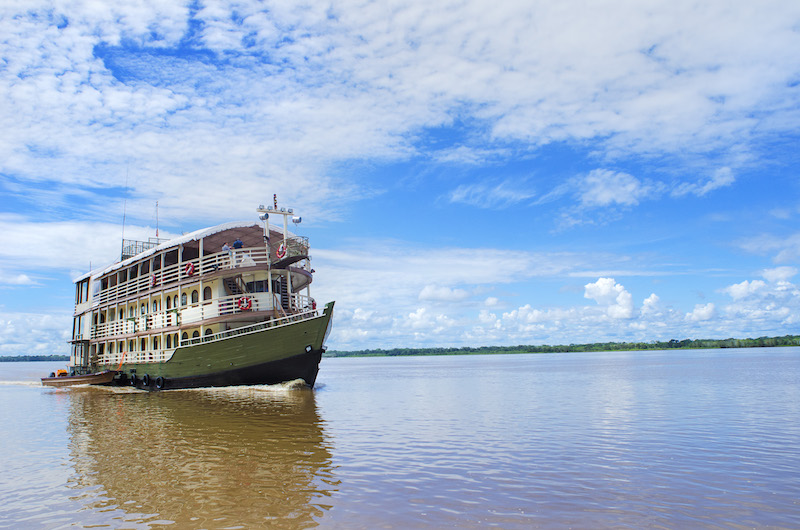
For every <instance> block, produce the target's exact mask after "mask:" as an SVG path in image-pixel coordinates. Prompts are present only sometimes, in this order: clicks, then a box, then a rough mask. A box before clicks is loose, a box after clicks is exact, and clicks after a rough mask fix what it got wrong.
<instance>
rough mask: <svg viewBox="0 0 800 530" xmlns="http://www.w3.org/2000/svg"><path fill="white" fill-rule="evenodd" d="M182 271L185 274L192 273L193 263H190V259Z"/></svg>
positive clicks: (189, 274)
mask: <svg viewBox="0 0 800 530" xmlns="http://www.w3.org/2000/svg"><path fill="white" fill-rule="evenodd" d="M184 272H186V276H191V275H192V274H194V263H192V262H191V261H190V262H189V263H187V264H186V268H185V269H184Z"/></svg>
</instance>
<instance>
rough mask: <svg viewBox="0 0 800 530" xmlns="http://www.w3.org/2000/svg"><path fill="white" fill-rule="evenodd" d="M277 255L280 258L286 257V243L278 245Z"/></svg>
mask: <svg viewBox="0 0 800 530" xmlns="http://www.w3.org/2000/svg"><path fill="white" fill-rule="evenodd" d="M275 255H276V256H278V258H280V259H283V258H285V257H286V245H284V244H281V246H279V247H278V250H276V251H275Z"/></svg>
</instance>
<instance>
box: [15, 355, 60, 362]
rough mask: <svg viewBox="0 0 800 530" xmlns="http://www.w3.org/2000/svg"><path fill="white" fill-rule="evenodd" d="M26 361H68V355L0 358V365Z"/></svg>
mask: <svg viewBox="0 0 800 530" xmlns="http://www.w3.org/2000/svg"><path fill="white" fill-rule="evenodd" d="M28 361H69V355H15V356H14V357H3V356H0V362H1V363H13V362H28Z"/></svg>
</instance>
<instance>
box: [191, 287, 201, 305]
mask: <svg viewBox="0 0 800 530" xmlns="http://www.w3.org/2000/svg"><path fill="white" fill-rule="evenodd" d="M199 301H200V294H199V293H198V292H197V290H196V289H195V290H194V291H192V303H193V304H196V303H197V302H199Z"/></svg>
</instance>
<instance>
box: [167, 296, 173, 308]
mask: <svg viewBox="0 0 800 530" xmlns="http://www.w3.org/2000/svg"><path fill="white" fill-rule="evenodd" d="M167 309H172V298H170V297H169V296H168V297H167Z"/></svg>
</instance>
